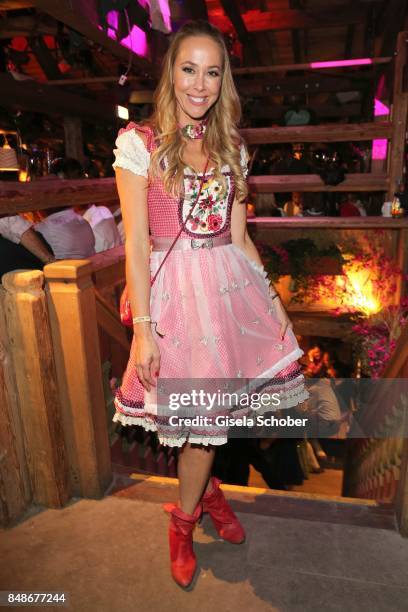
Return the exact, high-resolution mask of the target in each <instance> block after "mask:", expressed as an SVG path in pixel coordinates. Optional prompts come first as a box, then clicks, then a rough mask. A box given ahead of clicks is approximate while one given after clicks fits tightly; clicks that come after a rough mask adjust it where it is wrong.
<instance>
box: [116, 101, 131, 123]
mask: <svg viewBox="0 0 408 612" xmlns="http://www.w3.org/2000/svg"><path fill="white" fill-rule="evenodd" d="M116 114H117V116H118V117H119V119H125V121H128V120H129V110H128V109H127V108H126V106H120V104H118V105H117V106H116Z"/></svg>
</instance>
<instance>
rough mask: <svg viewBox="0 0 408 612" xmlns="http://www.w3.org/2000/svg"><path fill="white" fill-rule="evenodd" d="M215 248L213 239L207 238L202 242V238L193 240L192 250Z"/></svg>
mask: <svg viewBox="0 0 408 612" xmlns="http://www.w3.org/2000/svg"><path fill="white" fill-rule="evenodd" d="M213 246H214V243H213V239H212V238H206V239H205V240H202V239H201V238H192V239H191V248H192V249H212V248H213Z"/></svg>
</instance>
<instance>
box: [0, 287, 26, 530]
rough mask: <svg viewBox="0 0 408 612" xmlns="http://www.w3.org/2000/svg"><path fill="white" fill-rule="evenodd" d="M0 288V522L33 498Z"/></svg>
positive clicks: (15, 514)
mask: <svg viewBox="0 0 408 612" xmlns="http://www.w3.org/2000/svg"><path fill="white" fill-rule="evenodd" d="M4 299H5V290H4V289H3V287H0V525H1V526H3V527H5V526H7V525H9V524H10V523H12V522H13V521H14V520H16V519H18V518H19V517H20V516H21V515H22V514H23V512H24V510H25V509H26V508H27V507H28V506H29V504H30V502H31V500H32V490H31V485H30V478H29V474H28V467H27V461H26V456H25V450H24V441H23V429H22V424H21V415H20V405H19V402H18V395H17V389H16V386H17V385H16V380H15V375H14V368H13V363H12V359H11V344H10V340H9V335H8V331H7V325H6V317H5V304H4Z"/></svg>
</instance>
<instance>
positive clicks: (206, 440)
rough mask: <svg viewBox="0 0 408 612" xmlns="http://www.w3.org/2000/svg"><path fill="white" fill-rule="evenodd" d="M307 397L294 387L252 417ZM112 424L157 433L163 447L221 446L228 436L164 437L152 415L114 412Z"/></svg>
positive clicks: (300, 388)
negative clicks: (280, 401)
mask: <svg viewBox="0 0 408 612" xmlns="http://www.w3.org/2000/svg"><path fill="white" fill-rule="evenodd" d="M301 378H303V375H301V376H299V381H300V379H301ZM308 397H309V392H308V391H307V389H306V388H305V386H304V384H301V385H298V386H296V387H295V388H294V389H293V390H292V392H290V391H285V398H284V402H283V405H280V406H279V407H278V408H276V410H273V409H271V408H270V407H265V408H264V409H263V410H260V411H258V410H257V411H256V414H255V415H254V416H259V415H262V414H266V413H272V412H276V411H278V410H279V411H281V410H288V409H289V408H293V407H295V406H297V405H298V404H301V403H302V402H304V401H305V400H306V399H308ZM115 404H116V405H120V407H121V408H122V409H123V410H129V407H127V406H124V405H123V404H122V403H120V402H119V400H118V399H117V398H116V399H115ZM246 410H247V409H243V410H242V411H240V410H236V411H235V413H234V416H235V417H237V418H239V417H240V416H243V414H244V413H245V411H246ZM112 421H113V422H115V423H117V422H119V423H121V425H124V426H128V425H138V426H141V427H143V429H144V430H145V431H152V432H155V433H157V436H158V439H159V442H160V444H162V445H164V446H172V447H174V446H176V447H178V448H180V447H182V446H183V445H184V444H185V443H186V442H190V443H192V444H202V445H204V446H208V445H210V444H211V445H214V446H221V445H223V444H226V443H227V442H228V436H201V435H197V434H194V432H187V434H183V435H182V436H178V437H174V436H166V435H163V434H162V433H160V432H159V430H158V427H157V424H156V422H155V418H154V415H151V416H144V417H141V416H137V417H136V416H128V415H126V414H123V413H122V412H120V411H119V410H116V412H115V414H114V416H113V419H112Z"/></svg>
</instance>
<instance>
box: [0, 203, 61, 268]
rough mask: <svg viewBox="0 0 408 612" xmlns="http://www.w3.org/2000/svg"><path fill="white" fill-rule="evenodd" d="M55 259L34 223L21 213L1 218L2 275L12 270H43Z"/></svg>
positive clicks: (0, 255)
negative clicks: (33, 226)
mask: <svg viewBox="0 0 408 612" xmlns="http://www.w3.org/2000/svg"><path fill="white" fill-rule="evenodd" d="M54 260H55V257H54V255H53V254H52V253H51V251H50V250H49V249H48V248H47V245H46V244H45V242H44V240H43V239H42V237H41V236H40V235H39V234H37V233H36V232H35V231H34V230H33V228H32V223H30V222H29V221H27V220H26V219H24V218H23V217H21V216H20V215H11V216H4V217H1V218H0V277H1V276H3V274H6V272H11V271H12V270H27V269H28V270H42V268H43V266H44V264H47V263H51V262H52V261H54Z"/></svg>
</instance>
